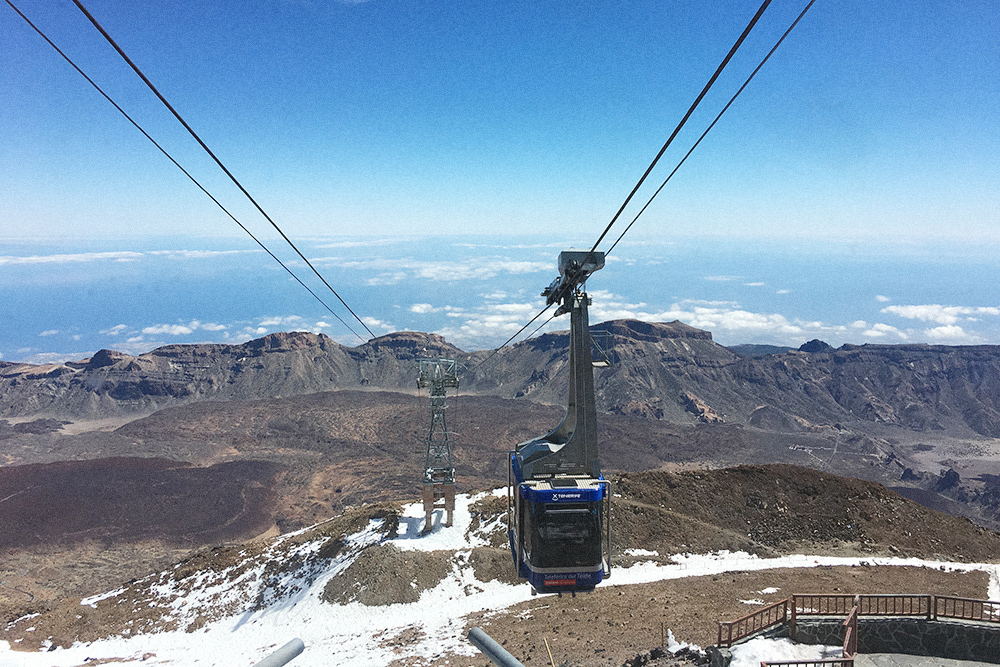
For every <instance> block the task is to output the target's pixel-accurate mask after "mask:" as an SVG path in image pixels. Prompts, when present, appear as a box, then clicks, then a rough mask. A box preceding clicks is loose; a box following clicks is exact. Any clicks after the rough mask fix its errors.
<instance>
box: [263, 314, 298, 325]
mask: <svg viewBox="0 0 1000 667" xmlns="http://www.w3.org/2000/svg"><path fill="white" fill-rule="evenodd" d="M301 324H302V318H301V317H300V316H298V315H286V316H284V317H280V316H279V317H265V318H264V319H262V320H261V321H260V322H259V323H258V324H257V326H258V327H295V326H300V325H301Z"/></svg>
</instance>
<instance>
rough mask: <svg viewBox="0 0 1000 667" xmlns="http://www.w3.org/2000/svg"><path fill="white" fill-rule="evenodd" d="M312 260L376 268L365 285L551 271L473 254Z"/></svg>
mask: <svg viewBox="0 0 1000 667" xmlns="http://www.w3.org/2000/svg"><path fill="white" fill-rule="evenodd" d="M313 263H315V264H326V265H331V264H335V265H336V266H338V267H340V268H344V269H352V270H356V271H379V272H380V273H379V274H378V275H376V276H374V277H372V278H368V279H367V280H366V284H368V285H373V286H374V285H395V284H398V283H400V282H402V281H404V280H407V279H414V278H416V279H421V280H433V281H440V282H448V281H456V280H490V279H492V278H496V277H497V276H500V275H521V274H529V273H541V272H546V273H549V272H551V273H555V267H554V266H553V264H552V263H551V262H528V261H514V260H511V259H508V258H506V257H474V258H470V259H465V260H461V261H449V260H438V261H420V260H414V259H404V258H388V257H380V258H374V259H364V260H344V259H342V258H339V257H320V258H317V259H315V260H313Z"/></svg>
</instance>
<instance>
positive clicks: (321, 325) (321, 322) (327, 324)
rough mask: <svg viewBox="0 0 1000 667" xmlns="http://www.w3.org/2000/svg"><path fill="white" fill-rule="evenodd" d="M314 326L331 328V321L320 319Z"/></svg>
mask: <svg viewBox="0 0 1000 667" xmlns="http://www.w3.org/2000/svg"><path fill="white" fill-rule="evenodd" d="M313 326H314V327H316V328H317V329H329V328H330V323H329V322H323V321H322V320H320V321H319V322H317V323H316V324H314V325H313Z"/></svg>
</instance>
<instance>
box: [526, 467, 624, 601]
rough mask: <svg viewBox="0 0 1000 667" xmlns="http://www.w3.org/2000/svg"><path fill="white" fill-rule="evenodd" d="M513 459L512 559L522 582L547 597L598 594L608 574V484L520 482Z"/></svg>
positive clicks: (573, 480) (589, 481)
mask: <svg viewBox="0 0 1000 667" xmlns="http://www.w3.org/2000/svg"><path fill="white" fill-rule="evenodd" d="M518 468H519V466H518V464H517V457H516V455H515V454H514V453H513V452H512V453H511V473H512V476H513V479H514V480H516V487H512V488H515V489H516V490H515V491H514V493H513V497H512V498H511V512H512V514H513V515H514V517H513V521H512V523H511V525H513V526H516V530H514V529H512V530H511V531H510V535H509V538H510V542H511V553H512V554H513V555H514V559H515V564H516V567H517V568H518V576H519V577H521V578H522V579H527V580H528V583H529V584H531V586H532V588H534V589H535V590H536V591H540V592H542V593H561V592H577V591H589V590H593V588H594V587H595V586H597V584H599V583H601V581H602V580H603V579H604V577H605V576H606V575H607V574H608V573H609V572H608V569H607V559H606V558H605V545H606V544H607V539H606V538H607V534H608V529H609V528H610V524H609V521H608V519H609V518H610V513H609V511H608V507H607V506H608V503H609V502H610V500H611V493H610V489H609V485H608V482H606V481H605V480H604V479H600V478H599V479H593V478H588V477H551V478H549V479H539V480H527V481H526V480H523V479H520V478H519V472H520V471H519V469H518Z"/></svg>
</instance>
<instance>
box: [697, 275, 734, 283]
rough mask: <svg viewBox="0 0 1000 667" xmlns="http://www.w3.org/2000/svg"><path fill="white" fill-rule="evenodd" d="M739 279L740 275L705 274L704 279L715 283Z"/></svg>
mask: <svg viewBox="0 0 1000 667" xmlns="http://www.w3.org/2000/svg"><path fill="white" fill-rule="evenodd" d="M741 279H742V277H741V276H705V280H711V281H712V282H717V283H726V282H732V281H734V280H741Z"/></svg>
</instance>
